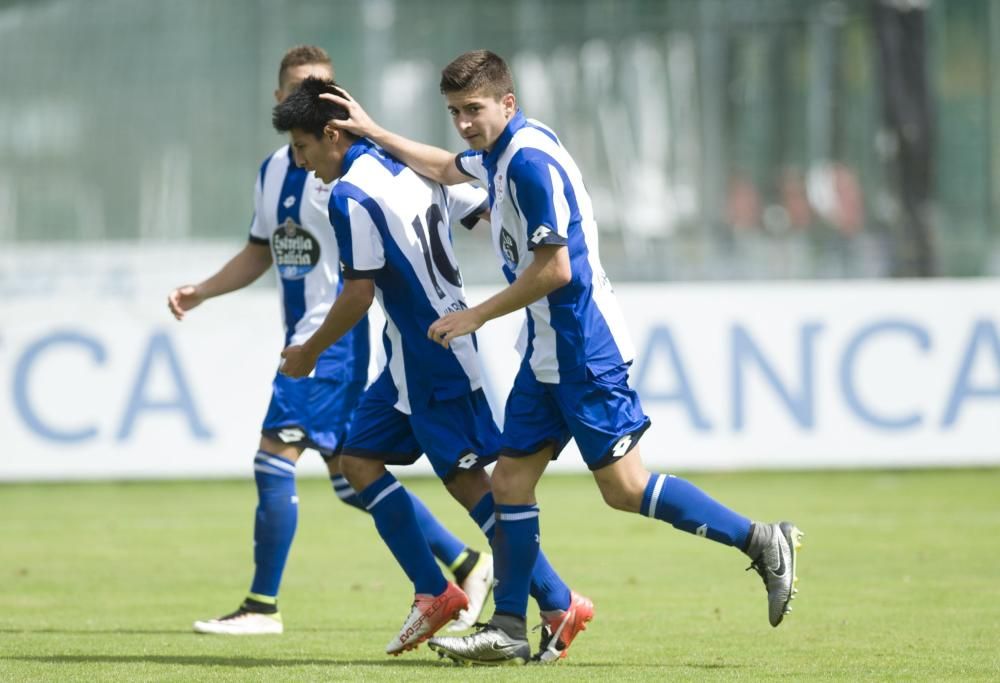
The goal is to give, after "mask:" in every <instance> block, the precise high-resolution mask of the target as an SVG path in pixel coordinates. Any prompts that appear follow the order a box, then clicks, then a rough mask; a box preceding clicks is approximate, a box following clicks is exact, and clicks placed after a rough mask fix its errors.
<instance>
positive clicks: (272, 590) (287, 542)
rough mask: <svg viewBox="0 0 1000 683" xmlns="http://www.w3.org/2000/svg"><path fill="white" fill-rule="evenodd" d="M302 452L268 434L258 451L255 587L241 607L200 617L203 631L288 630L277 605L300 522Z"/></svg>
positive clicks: (196, 625) (198, 624) (197, 625)
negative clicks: (297, 474) (214, 616)
mask: <svg viewBox="0 0 1000 683" xmlns="http://www.w3.org/2000/svg"><path fill="white" fill-rule="evenodd" d="M301 454H302V447H301V446H299V445H298V444H284V443H281V442H280V441H277V440H275V439H272V438H270V437H267V436H262V437H261V439H260V447H259V449H258V450H257V453H256V455H255V456H254V481H255V483H256V486H257V509H256V511H255V517H254V532H253V536H254V551H253V556H254V575H253V581H252V582H251V584H250V591H249V593H247V596H246V598H245V599H244V600H243V602H242V603H241V604H240V606H239V607H238V608H237V609H236V611H234V612H232V613H230V614H227V615H225V616H222V617H219V618H217V619H208V620H204V621H196V622H195V623H194V630H195V631H197V632H198V633H213V634H222V635H266V634H277V633H281V632H282V631H283V630H284V626H283V624H282V620H281V613H280V612H279V611H278V589H279V587H280V585H281V576H282V574H283V572H284V569H285V563H286V561H287V560H288V552H289V549H290V548H291V545H292V539H293V538H294V537H295V528H296V526H297V524H298V496H297V494H296V490H295V464H296V462H298V459H299V457H300V456H301Z"/></svg>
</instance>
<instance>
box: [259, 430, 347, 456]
mask: <svg viewBox="0 0 1000 683" xmlns="http://www.w3.org/2000/svg"><path fill="white" fill-rule="evenodd" d="M282 429H302V433H303V434H306V436H305V437H303V438H301V439H299V440H298V441H285V440H284V439H282V438H281V437H280V436H279V433H280V432H281V430H282ZM260 433H261V436H266V437H267V438H269V439H271V440H272V441H277V442H278V443H282V444H285V445H286V446H297V447H298V448H311V449H313V450H314V451H316V452H317V453H319V455H320V457H321V458H323V459H324V460H330V459H332V458H335V457H337V456H338V455H340V451H341V450H343V448H344V446H343V444H339V445H338V446H337V448H336V449H335V450H332V451H331V450H330V449H329V448H323V447H322V446H320V445H319V444H317V443H316V442H314V441H313V440H312V439H310V438H309V436H308V432H307V431H306V430H305V429H303V428H302V426H301V425H297V424H291V425H282V426H281V427H278V428H276V429H262V430H260Z"/></svg>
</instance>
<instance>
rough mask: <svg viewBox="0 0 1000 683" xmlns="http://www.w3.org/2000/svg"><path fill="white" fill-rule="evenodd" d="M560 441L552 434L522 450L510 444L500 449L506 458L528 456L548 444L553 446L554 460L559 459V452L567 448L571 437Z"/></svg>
mask: <svg viewBox="0 0 1000 683" xmlns="http://www.w3.org/2000/svg"><path fill="white" fill-rule="evenodd" d="M560 441H561V440H560V439H557V438H555V437H554V436H550V437H548V438H545V439H542V440H541V441H539V442H538V443H537V444H535V446H533V447H532V448H529V449H527V450H521V449H519V448H510V447H509V446H504V447H503V448H501V449H500V455H502V456H503V457H505V458H527V457H529V456H532V455H534V454H535V453H537V452H538V451H540V450H542V449H543V448H545V447H546V446H552V448H553V453H552V460H557V459H558V458H559V454H560V453H562V452H563V449H564V448H566V444H568V443H569V439H566V440H565V441H562V442H561V443H560Z"/></svg>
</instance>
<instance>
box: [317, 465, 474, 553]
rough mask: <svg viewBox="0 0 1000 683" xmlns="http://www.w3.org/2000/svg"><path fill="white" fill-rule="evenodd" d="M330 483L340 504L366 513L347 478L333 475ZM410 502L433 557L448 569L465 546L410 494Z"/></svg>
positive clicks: (421, 502) (422, 503)
mask: <svg viewBox="0 0 1000 683" xmlns="http://www.w3.org/2000/svg"><path fill="white" fill-rule="evenodd" d="M330 481H331V482H333V491H334V493H336V494H337V497H338V498H340V502H342V503H345V504H347V505H351V506H353V507H356V508H357V509H359V510H361V511H362V512H367V510H365V504H364V503H362V502H361V499H360V498H359V497H358V492H357V491H355V490H354V488H353V487H352V486H351V484H350V482H348V481H347V477H345V476H344V475H342V474H334V475H333V476H331V477H330ZM410 501H411V502H412V503H413V512H414V514H416V515H417V524H419V525H420V529H421V530H422V531H423V532H424V537H425V538H426V539H427V543H428V544H429V545H430V546H431V552H432V553H434V557H436V558H438V559H439V560H441V561H442V562H443V563H444V564H445V565H446V566H449V567H450V566H451V565H452V564H454V563H455V560H457V559H458V556H459V555H461V554H462V552H464V551H465V544H464V543H462V542H461V541H460V540H458V539H457V538H456V537H455V536H454V535H453V534H452V533H451V532H450V531H448V530H447V529H445V528H444V527H443V526H442V525H441V522H439V521H437V518H436V517H435V516H434V515H433V514H432V513H431V511H430V510H428V509H427V506H426V505H424V502H423V501H422V500H420V499H419V498H417V497H416V496H415V495H413V494H412V493H410Z"/></svg>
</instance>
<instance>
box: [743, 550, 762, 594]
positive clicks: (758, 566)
mask: <svg viewBox="0 0 1000 683" xmlns="http://www.w3.org/2000/svg"><path fill="white" fill-rule="evenodd" d="M763 559H764V556H763V555H761V556H760V557H758V558H757V559H756V560H754V561H753V562H751V563H750V566H749V567H747V568H746V569H744V570H743V571H746V572H748V571H750V570H751V569H753V570H754V571H755V572H757V575H758V576H760V580H761V581H763V582H764V586H765V587H766V586H767V573H766V572H765V571H764V563H763V562H762V560H763Z"/></svg>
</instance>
